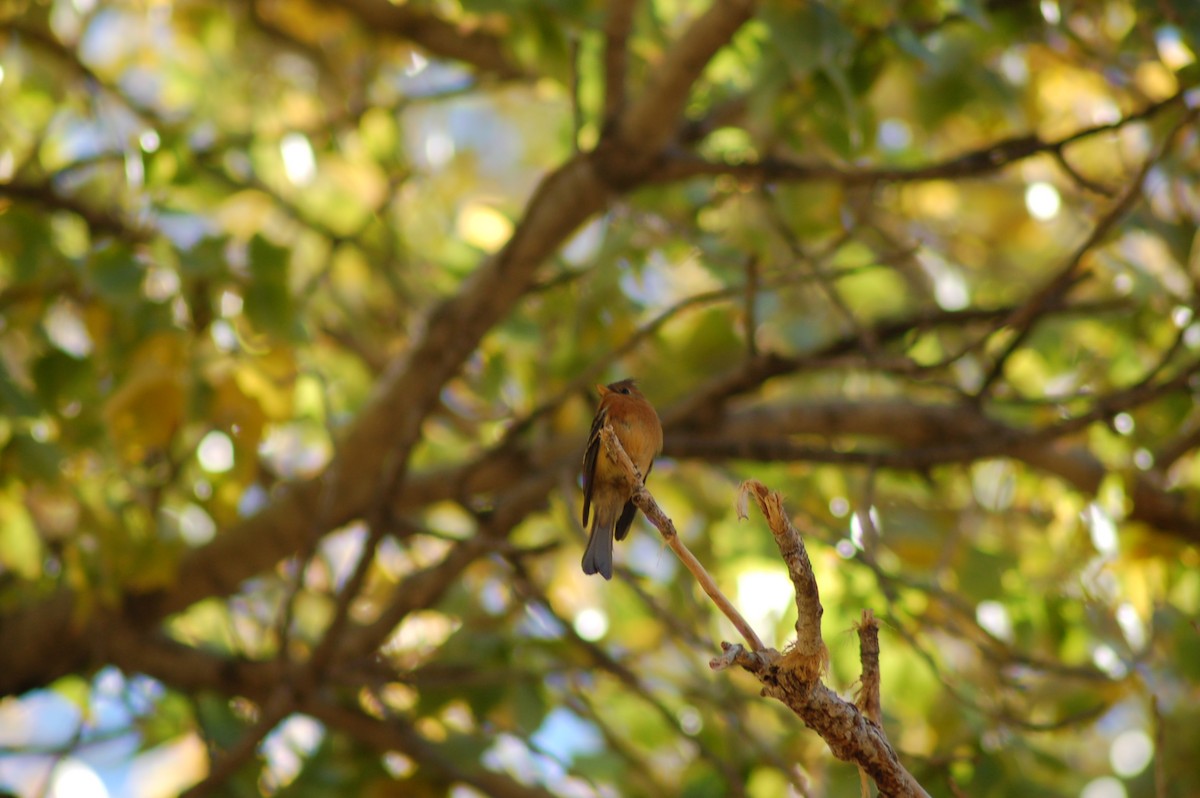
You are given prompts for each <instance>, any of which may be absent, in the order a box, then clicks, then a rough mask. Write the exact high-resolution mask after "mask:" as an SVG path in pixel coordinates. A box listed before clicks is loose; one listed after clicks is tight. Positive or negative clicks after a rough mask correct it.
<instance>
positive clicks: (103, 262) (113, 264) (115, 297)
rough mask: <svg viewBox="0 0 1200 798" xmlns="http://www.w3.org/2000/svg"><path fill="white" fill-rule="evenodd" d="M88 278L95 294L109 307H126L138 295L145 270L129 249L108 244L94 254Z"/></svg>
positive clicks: (89, 264) (137, 297)
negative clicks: (121, 305) (120, 305)
mask: <svg viewBox="0 0 1200 798" xmlns="http://www.w3.org/2000/svg"><path fill="white" fill-rule="evenodd" d="M88 276H89V277H90V279H91V283H92V285H93V286H94V287H95V288H96V290H97V292H98V293H99V294H100V295H101V296H102V297H104V298H105V299H107V300H108V301H109V302H112V303H113V304H130V303H133V302H135V301H137V300H138V299H139V298H140V296H141V290H142V279H143V278H144V277H145V270H144V269H143V268H142V266H141V264H139V263H138V262H137V259H136V257H135V256H134V254H133V252H132V251H130V250H129V248H128V247H127V246H125V245H123V244H117V243H111V244H108V245H106V246H104V247H102V248H101V249H100V250H98V251H96V252H95V253H94V254H93V255H92V258H91V260H90V262H89V263H88Z"/></svg>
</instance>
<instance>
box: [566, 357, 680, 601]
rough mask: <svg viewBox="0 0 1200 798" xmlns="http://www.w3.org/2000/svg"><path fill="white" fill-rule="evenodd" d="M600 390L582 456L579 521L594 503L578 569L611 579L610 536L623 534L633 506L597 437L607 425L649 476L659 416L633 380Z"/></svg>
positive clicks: (657, 448)
mask: <svg viewBox="0 0 1200 798" xmlns="http://www.w3.org/2000/svg"><path fill="white" fill-rule="evenodd" d="M596 387H597V388H598V389H599V391H600V408H599V409H598V410H597V411H596V418H595V419H594V420H593V421H592V433H591V437H590V438H588V446H587V452H586V453H585V454H584V456H583V525H584V526H585V527H586V526H587V523H588V511H589V509H591V507H592V505H593V504H594V505H595V509H596V513H595V515H594V516H593V518H592V533H591V536H590V537H589V538H588V544H587V550H586V551H584V553H583V572H584V573H585V574H596V573H598V574H600V575H601V576H603V577H604V578H605V579H612V563H613V539H614V538H615V539H616V540H624V539H625V536H626V535H628V534H629V526H630V525H631V524H632V523H633V517H634V516H635V515H637V506H636V505H634V503H633V502H632V501H631V500H630V499H631V497H632V495H633V491H631V490H630V489H629V488H628V486H627V485H626V482H625V480H624V477H623V476H622V470H621V467H620V466H619V465H617V463H616V462H615V461H614V460H613V459H612V458H611V457H610V456H609V454H608V452H607V451H606V450H605V448H604V443H603V442H602V441H601V440H600V430H601V429H603V428H604V425H605V424H609V425H611V426H612V428H613V432H615V433H616V434H617V440H619V441H620V442H621V446H622V447H623V448H624V449H625V453H626V454H628V455H629V459H630V460H632V461H633V464H634V465H636V466H637V467H638V471H640V472H641V474H642V480H643V482H644V481H645V479H646V477H648V476H650V469H651V468H652V467H653V466H654V456H655V455H656V454H658V453H659V452H661V451H662V445H663V433H662V422H660V421H659V420H658V413H656V412H655V411H654V407H653V406H652V405H651V404H650V403H649V402H647V401H646V397H644V396H642V392H641V391H639V390H638V389H637V386H636V385H634V382H633V380H621V381H620V382H614V383H612V384H611V385H609V386H608V387H604V386H602V385H598V386H596Z"/></svg>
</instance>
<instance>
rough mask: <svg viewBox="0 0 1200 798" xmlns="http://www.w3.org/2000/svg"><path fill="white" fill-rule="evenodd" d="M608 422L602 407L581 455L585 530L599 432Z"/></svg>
mask: <svg viewBox="0 0 1200 798" xmlns="http://www.w3.org/2000/svg"><path fill="white" fill-rule="evenodd" d="M607 421H608V411H606V410H605V409H604V407H603V406H602V407H601V408H600V409H599V410H598V411H596V418H595V419H594V420H593V421H592V432H591V434H590V435H588V445H587V451H586V452H584V453H583V528H584V529H587V525H588V514H589V512H590V510H591V506H592V488H593V487H594V486H595V483H596V457H597V456H598V455H599V454H600V430H601V429H603V428H604V425H605V423H606V422H607Z"/></svg>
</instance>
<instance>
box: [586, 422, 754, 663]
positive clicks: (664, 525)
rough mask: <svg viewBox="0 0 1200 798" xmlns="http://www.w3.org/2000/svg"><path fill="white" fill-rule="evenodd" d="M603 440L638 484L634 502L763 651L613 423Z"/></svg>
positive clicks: (728, 615) (747, 638)
mask: <svg viewBox="0 0 1200 798" xmlns="http://www.w3.org/2000/svg"><path fill="white" fill-rule="evenodd" d="M600 440H601V441H602V442H603V443H604V449H605V451H606V452H607V453H608V456H609V457H611V458H612V459H613V460H614V461H615V462H617V463H618V464H620V465H621V466H622V467H623V468H624V469H625V474H626V477H627V478H628V480H629V482H630V484H632V485H634V486H636V487H635V489H634V491H633V503H634V504H636V505H637V506H638V509H640V510H641V511H642V512H643V513H645V514H646V518H647V519H648V520H649V521H650V523H651V524H653V525H654V527H655V528H656V529H657V530H658V531H659V533H660V534H661V535H662V536H663V540H665V541H666V543H667V545H668V546H669V547H670V549H671V551H673V552H675V556H676V557H678V558H679V560H680V562H682V563H683V565H684V567H685V568H687V569H688V570H689V571H691V573H692V576H694V577H695V578H696V581H697V582H698V583H699V584H700V587H701V588H702V589H703V590H704V592H705V593H707V594H708V597H709V598H710V599H712V600H713V603H714V604H716V605H717V609H719V610H720V611H721V613H722V614H723V615H724V616H725V617H726V618H728V619H729V622H730V623H732V624H733V626H734V628H735V629H737V630H738V633H739V634H740V635H741V636H742V637H743V638H744V639H745V641H746V642H747V643H749V644H750V648H751V650H752V651H761V650H763V649H764V648H766V646H765V645H763V642H762V640H761V639H760V638H759V636H758V634H757V633H756V632H755V631H754V629H753V628H752V627H751V626H750V624H749V623H748V622H747V621H746V619H745V618H743V617H742V614H741V613H740V612H738V611H737V608H736V607H734V606H733V603H732V602H730V601H729V599H727V598H726V597H725V594H724V593H722V592H721V589H720V588H719V587H717V583H716V581H714V580H713V578H712V576H711V575H709V573H708V571H707V570H705V568H704V566H703V565H701V563H700V561H699V560H697V559H696V557H695V555H693V554H692V552H691V551H689V550H688V547H687V546H685V545H684V544H683V541H682V540H680V539H679V534H678V533H677V532H676V531H675V524H674V522H673V521H671V519H670V518H668V517H667V514H666V513H664V512H663V511H662V508H661V507H659V506H658V502H656V501H655V500H654V496H652V495H651V494H650V491H648V490H646V486H645V485H643V484H642V476H641V474H640V473H638V469H637V466H635V465H634V464H633V461H632V460H630V459H629V455H628V454H626V453H625V449H624V448H622V447H621V442H620V441H619V440H617V435H616V433H615V432H613V429H612V426H611V425H609V424H605V425H604V427H603V428H602V429H601V430H600Z"/></svg>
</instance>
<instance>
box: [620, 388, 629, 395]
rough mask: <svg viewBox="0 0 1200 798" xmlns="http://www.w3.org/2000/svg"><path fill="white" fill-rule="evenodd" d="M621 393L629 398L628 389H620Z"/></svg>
mask: <svg viewBox="0 0 1200 798" xmlns="http://www.w3.org/2000/svg"><path fill="white" fill-rule="evenodd" d="M621 393H623V394H625V395H626V396H629V389H628V388H622V389H621Z"/></svg>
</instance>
